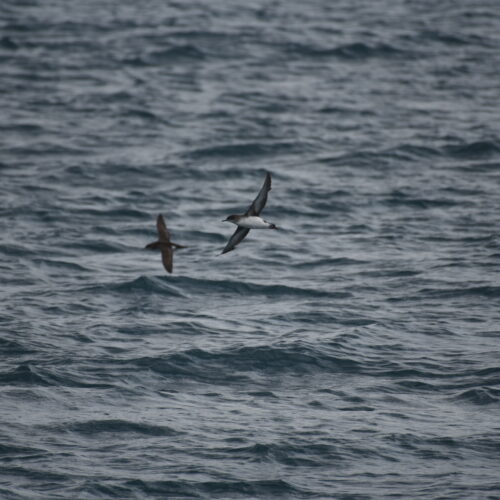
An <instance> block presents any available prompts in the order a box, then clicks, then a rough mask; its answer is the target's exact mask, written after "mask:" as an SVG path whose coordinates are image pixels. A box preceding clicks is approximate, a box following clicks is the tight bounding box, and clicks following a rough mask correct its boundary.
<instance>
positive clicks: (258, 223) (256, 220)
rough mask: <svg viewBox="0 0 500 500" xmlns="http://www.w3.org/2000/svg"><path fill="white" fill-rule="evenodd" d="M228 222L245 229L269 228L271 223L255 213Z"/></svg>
mask: <svg viewBox="0 0 500 500" xmlns="http://www.w3.org/2000/svg"><path fill="white" fill-rule="evenodd" d="M230 222H232V223H233V224H236V225H237V226H240V227H244V228H247V229H269V228H270V227H271V224H270V223H269V222H266V221H265V220H264V219H262V218H260V217H257V216H256V215H250V216H248V217H242V218H241V219H239V220H238V221H230Z"/></svg>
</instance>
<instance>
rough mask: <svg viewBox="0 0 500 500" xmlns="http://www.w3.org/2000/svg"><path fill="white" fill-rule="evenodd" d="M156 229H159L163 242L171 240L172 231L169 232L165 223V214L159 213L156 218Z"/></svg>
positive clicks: (159, 236)
mask: <svg viewBox="0 0 500 500" xmlns="http://www.w3.org/2000/svg"><path fill="white" fill-rule="evenodd" d="M156 229H158V239H159V240H160V241H161V242H164V243H168V242H170V233H169V232H168V229H167V226H166V224H165V220H164V219H163V215H162V214H159V215H158V218H157V219H156Z"/></svg>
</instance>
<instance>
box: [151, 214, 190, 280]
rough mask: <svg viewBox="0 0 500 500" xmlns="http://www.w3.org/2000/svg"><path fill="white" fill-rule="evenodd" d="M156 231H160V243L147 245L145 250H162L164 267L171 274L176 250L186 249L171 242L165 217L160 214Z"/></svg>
mask: <svg viewBox="0 0 500 500" xmlns="http://www.w3.org/2000/svg"><path fill="white" fill-rule="evenodd" d="M156 229H157V230H158V241H155V242H153V243H150V244H149V245H146V247H145V248H149V249H150V250H158V249H159V250H160V251H161V260H162V262H163V267H164V268H165V269H166V270H167V271H168V272H169V273H171V272H172V268H173V257H174V248H186V247H185V246H183V245H178V244H177V243H173V242H172V241H170V233H169V232H168V229H167V226H166V224H165V220H164V219H163V215H162V214H159V215H158V217H157V219H156Z"/></svg>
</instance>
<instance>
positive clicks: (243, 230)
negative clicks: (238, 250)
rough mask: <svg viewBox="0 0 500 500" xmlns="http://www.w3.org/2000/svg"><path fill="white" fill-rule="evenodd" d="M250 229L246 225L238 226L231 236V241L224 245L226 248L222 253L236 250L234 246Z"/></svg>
mask: <svg viewBox="0 0 500 500" xmlns="http://www.w3.org/2000/svg"><path fill="white" fill-rule="evenodd" d="M249 231H250V229H247V228H246V227H238V229H236V231H235V232H234V233H233V235H232V236H231V238H229V241H228V242H227V245H226V246H225V247H224V250H222V253H227V252H230V251H231V250H234V247H235V246H236V245H237V244H238V243H239V242H240V241H241V240H242V239H243V238H244V237H245V236H246V235H247V234H248V232H249Z"/></svg>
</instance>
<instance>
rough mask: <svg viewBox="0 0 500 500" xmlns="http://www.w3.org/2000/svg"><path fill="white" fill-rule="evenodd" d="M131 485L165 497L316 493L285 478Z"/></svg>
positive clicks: (131, 482)
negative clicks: (292, 483)
mask: <svg viewBox="0 0 500 500" xmlns="http://www.w3.org/2000/svg"><path fill="white" fill-rule="evenodd" d="M125 484H126V486H127V488H129V490H132V491H133V492H137V493H138V494H140V495H141V496H142V495H148V496H151V495H161V497H162V498H170V497H174V496H175V497H176V498H177V497H179V498H180V497H188V498H189V497H193V498H199V497H200V496H202V497H207V498H208V497H210V498H214V496H217V498H219V497H221V498H222V497H223V498H240V497H241V498H243V497H244V498H271V497H275V496H280V497H285V498H293V497H295V496H296V495H300V496H301V497H302V498H303V496H304V495H305V494H308V493H309V494H310V495H311V496H313V495H312V493H311V492H309V491H308V490H305V489H301V488H298V487H296V486H292V485H291V484H290V483H288V482H287V481H285V480H283V479H275V480H255V481H251V480H249V481H234V480H229V479H228V480H225V481H224V480H220V481H187V480H186V481H183V480H178V481H159V480H158V481H146V480H139V479H133V480H129V481H127V482H126V483H125Z"/></svg>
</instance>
